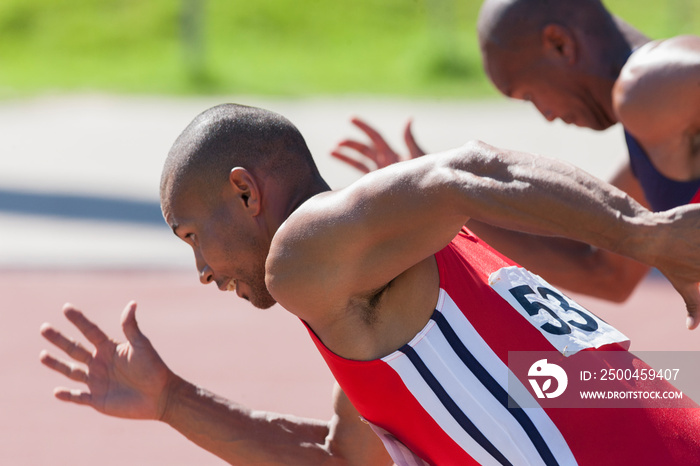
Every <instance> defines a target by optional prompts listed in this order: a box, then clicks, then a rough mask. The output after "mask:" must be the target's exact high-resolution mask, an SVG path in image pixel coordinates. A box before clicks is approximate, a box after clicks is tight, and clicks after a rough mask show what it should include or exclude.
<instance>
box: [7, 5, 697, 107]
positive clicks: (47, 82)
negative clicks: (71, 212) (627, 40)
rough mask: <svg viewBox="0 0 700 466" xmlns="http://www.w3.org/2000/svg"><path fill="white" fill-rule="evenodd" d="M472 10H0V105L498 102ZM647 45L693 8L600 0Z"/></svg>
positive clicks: (682, 23) (687, 22) (690, 29)
mask: <svg viewBox="0 0 700 466" xmlns="http://www.w3.org/2000/svg"><path fill="white" fill-rule="evenodd" d="M480 4H481V2H480V1H478V0H381V1H374V0H336V1H334V2H324V1H321V0H301V1H292V0H257V1H254V2H241V1H226V0H151V1H149V2H139V1H136V0H4V1H3V2H2V4H1V5H0V39H1V40H0V59H1V60H2V63H1V65H2V66H1V67H0V93H1V94H0V95H3V96H5V97H17V96H27V95H36V94H45V93H65V92H84V91H86V90H89V91H101V92H116V93H127V94H134V93H136V94H148V95H151V94H154V93H155V94H159V95H164V94H165V95H192V94H198V95H199V94H244V95H249V94H255V95H275V96H309V95H319V94H323V95H337V94H348V93H351V94H354V93H361V94H367V93H371V94H382V95H387V94H388V95H397V96H428V97H437V96H440V97H460V98H465V97H470V98H472V97H474V98H484V97H487V96H495V93H494V91H493V89H492V88H491V86H490V85H489V84H487V82H486V79H485V77H484V74H483V72H482V69H481V65H480V60H479V54H478V47H477V42H476V34H475V27H476V26H475V23H476V21H475V20H476V15H477V13H478V10H479V7H480ZM605 4H606V5H607V6H608V7H609V9H610V10H611V11H612V12H613V13H615V14H617V15H619V16H621V17H622V18H624V19H625V20H627V21H628V22H629V23H631V24H632V25H634V26H635V27H637V28H639V29H640V30H642V31H644V32H645V33H646V34H647V35H649V36H650V37H653V38H663V37H667V36H672V35H678V34H683V33H697V31H698V29H699V28H700V5H698V3H697V2H695V1H693V0H668V1H665V2H658V1H654V0H609V1H606V2H605Z"/></svg>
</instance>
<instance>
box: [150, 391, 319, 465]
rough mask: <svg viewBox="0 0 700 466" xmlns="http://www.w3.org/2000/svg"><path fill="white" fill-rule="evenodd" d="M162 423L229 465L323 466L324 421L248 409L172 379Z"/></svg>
mask: <svg viewBox="0 0 700 466" xmlns="http://www.w3.org/2000/svg"><path fill="white" fill-rule="evenodd" d="M169 387H170V388H169V395H168V401H167V406H166V409H165V411H164V415H163V418H162V421H164V422H166V423H167V424H169V425H170V426H172V427H173V428H175V429H176V430H178V431H179V432H180V433H182V434H183V435H184V436H185V437H187V438H188V439H190V440H191V441H193V442H194V443H196V444H197V445H199V446H200V447H202V448H204V449H205V450H207V451H209V452H211V453H213V454H215V455H217V456H219V457H220V458H222V459H224V460H225V461H227V462H228V463H230V464H241V465H243V464H244V465H249V464H250V465H252V464H266V465H268V464H284V465H291V464H299V465H309V464H319V465H320V464H323V463H324V462H326V461H327V460H328V459H329V458H330V453H329V451H328V448H327V446H326V441H327V440H326V439H327V437H328V434H329V425H328V423H327V422H322V421H318V420H310V419H302V418H297V417H294V416H283V415H278V414H274V413H268V412H262V411H252V410H250V409H247V408H245V407H243V406H241V405H238V404H236V403H233V402H231V401H228V400H226V399H223V398H221V397H219V396H217V395H215V394H213V393H210V392H208V391H206V390H204V389H202V388H199V387H197V386H195V385H192V384H190V383H189V382H186V381H184V380H182V379H181V378H179V377H174V379H173V381H172V382H171V383H170V385H169Z"/></svg>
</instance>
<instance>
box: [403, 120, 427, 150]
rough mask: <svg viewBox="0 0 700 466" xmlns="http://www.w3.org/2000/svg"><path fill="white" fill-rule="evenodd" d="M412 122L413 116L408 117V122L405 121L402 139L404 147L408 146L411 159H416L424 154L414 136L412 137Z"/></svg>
mask: <svg viewBox="0 0 700 466" xmlns="http://www.w3.org/2000/svg"><path fill="white" fill-rule="evenodd" d="M412 124H413V118H411V119H409V120H408V122H407V123H406V129H404V132H403V139H404V142H405V143H406V147H408V152H409V154H410V156H411V158H412V159H416V158H418V157H421V156H423V155H425V151H424V150H423V149H421V148H420V146H418V143H417V142H416V138H414V137H413V130H412V128H411V125H412Z"/></svg>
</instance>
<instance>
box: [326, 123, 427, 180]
mask: <svg viewBox="0 0 700 466" xmlns="http://www.w3.org/2000/svg"><path fill="white" fill-rule="evenodd" d="M350 121H351V122H352V124H354V125H355V126H357V127H358V128H359V129H360V130H362V132H363V133H365V134H366V135H367V137H368V138H369V143H365V142H360V141H356V140H354V139H345V140H343V141H341V142H339V143H338V146H337V147H336V148H335V149H334V150H333V151H332V152H331V155H332V156H333V157H335V158H336V159H338V160H341V161H343V162H345V163H347V164H348V165H350V166H351V167H354V168H356V169H358V170H360V171H361V172H363V173H369V172H371V171H372V170H374V169H377V168H384V167H386V166H389V165H391V164H393V163H396V162H400V161H401V160H406V159H415V158H417V157H420V156H422V155H425V151H423V149H421V148H420V147H419V146H418V143H417V142H416V139H415V138H414V137H413V132H412V130H411V124H412V123H413V121H412V120H408V122H407V123H406V127H405V129H404V133H403V138H404V142H405V143H406V148H407V149H408V154H409V155H408V157H404V156H401V155H399V154H398V153H397V152H395V151H394V150H393V149H392V148H391V146H389V144H388V143H387V142H386V140H385V139H384V138H383V137H382V135H381V134H379V132H378V131H377V130H376V129H374V128H373V127H372V126H370V125H368V124H367V123H365V122H364V121H363V120H361V119H359V118H353V119H352V120H350ZM348 151H349V152H348ZM358 155H359V157H358Z"/></svg>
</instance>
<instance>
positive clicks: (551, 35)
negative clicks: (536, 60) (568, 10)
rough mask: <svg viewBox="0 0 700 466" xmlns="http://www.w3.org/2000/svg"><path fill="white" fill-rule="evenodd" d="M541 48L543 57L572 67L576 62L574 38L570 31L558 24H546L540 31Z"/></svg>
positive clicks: (576, 52)
mask: <svg viewBox="0 0 700 466" xmlns="http://www.w3.org/2000/svg"><path fill="white" fill-rule="evenodd" d="M542 46H543V48H544V53H545V55H548V56H550V57H553V58H557V59H560V60H563V61H564V63H566V64H567V65H573V64H574V63H576V60H577V58H578V57H577V54H578V50H577V44H576V38H575V37H574V34H573V33H572V31H571V30H570V29H569V28H567V27H566V26H562V25H560V24H547V25H546V26H545V27H544V28H543V29H542Z"/></svg>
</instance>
